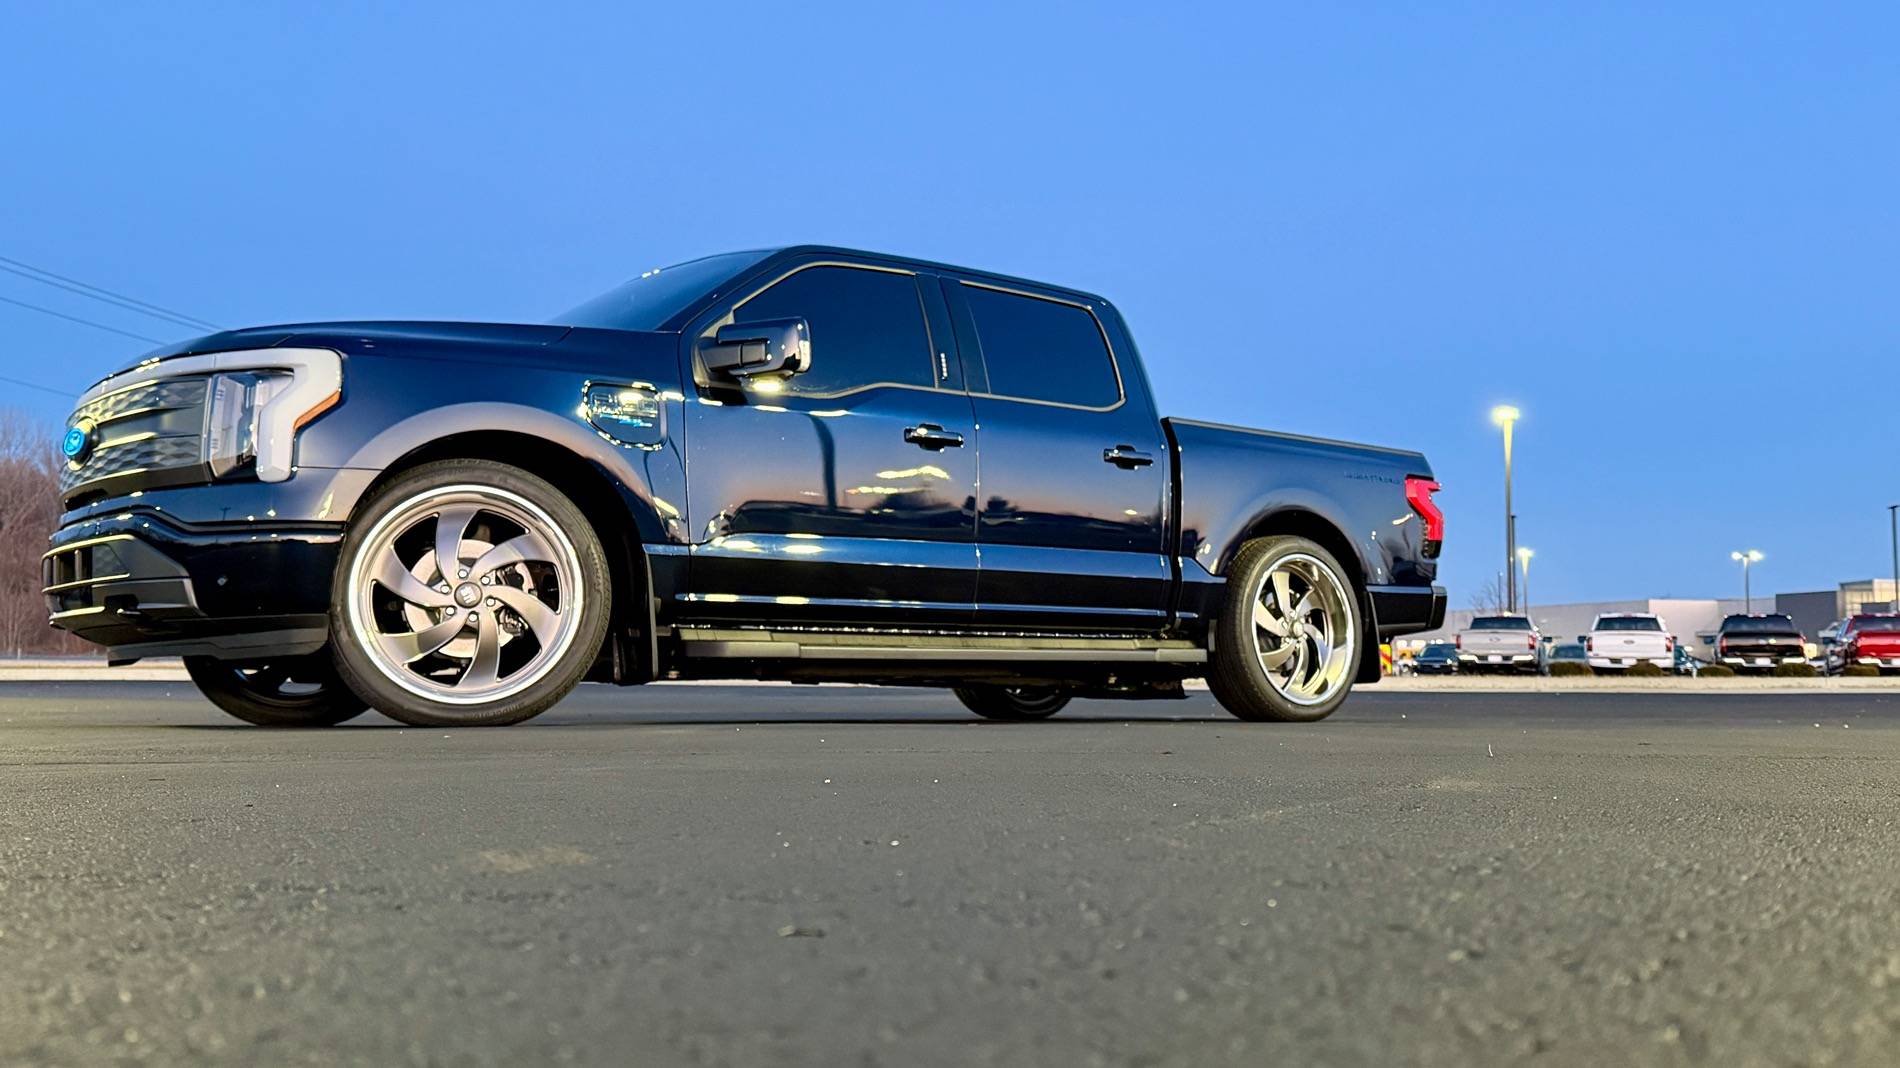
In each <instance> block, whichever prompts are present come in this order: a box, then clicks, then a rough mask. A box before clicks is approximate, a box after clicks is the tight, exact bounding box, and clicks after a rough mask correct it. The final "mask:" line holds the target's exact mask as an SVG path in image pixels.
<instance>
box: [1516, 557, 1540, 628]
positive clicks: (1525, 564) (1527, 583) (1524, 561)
mask: <svg viewBox="0 0 1900 1068" xmlns="http://www.w3.org/2000/svg"><path fill="white" fill-rule="evenodd" d="M1536 555H1537V554H1536V553H1534V552H1532V551H1530V550H1529V549H1526V548H1524V547H1523V546H1519V547H1518V550H1517V566H1518V567H1519V568H1521V569H1523V572H1524V618H1525V619H1529V618H1530V617H1531V557H1533V556H1536Z"/></svg>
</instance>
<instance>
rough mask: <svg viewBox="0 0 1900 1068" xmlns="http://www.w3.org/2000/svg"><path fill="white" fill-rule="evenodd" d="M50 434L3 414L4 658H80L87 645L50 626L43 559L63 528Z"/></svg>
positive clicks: (17, 415)
mask: <svg viewBox="0 0 1900 1068" xmlns="http://www.w3.org/2000/svg"><path fill="white" fill-rule="evenodd" d="M56 440H58V435H57V434H56V433H55V432H54V431H53V429H52V428H50V427H48V426H46V425H45V424H44V423H42V422H41V421H39V420H36V419H33V418H31V417H30V416H28V415H26V414H25V413H24V412H20V411H17V410H15V409H10V408H4V409H0V655H13V656H19V655H21V654H22V653H78V652H85V651H87V650H89V649H90V648H91V646H88V645H87V644H86V643H84V642H81V641H79V640H78V639H77V638H74V637H72V636H71V635H69V634H66V633H65V632H63V631H57V630H54V629H53V628H51V627H48V626H47V625H46V600H45V598H44V597H43V596H41V594H40V585H41V582H42V579H41V574H40V554H42V553H44V552H45V551H46V537H47V535H49V534H51V533H52V532H53V527H54V526H55V525H56V524H57V523H58V522H59V464H60V463H61V462H62V461H61V460H60V458H59V457H58V455H57V454H56V453H55V452H54V451H53V448H52V443H53V442H54V441H56Z"/></svg>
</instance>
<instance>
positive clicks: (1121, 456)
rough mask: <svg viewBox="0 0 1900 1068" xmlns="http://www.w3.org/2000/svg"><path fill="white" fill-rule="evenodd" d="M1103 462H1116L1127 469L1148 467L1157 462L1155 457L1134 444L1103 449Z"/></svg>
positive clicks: (1115, 463)
mask: <svg viewBox="0 0 1900 1068" xmlns="http://www.w3.org/2000/svg"><path fill="white" fill-rule="evenodd" d="M1102 462H1103V463H1111V464H1114V465H1115V466H1116V467H1119V468H1121V469H1122V470H1124V471H1127V470H1132V469H1134V468H1137V467H1147V466H1148V465H1149V464H1151V463H1154V462H1155V458H1154V457H1152V456H1150V455H1148V454H1147V453H1145V452H1142V451H1141V450H1140V449H1137V448H1135V447H1134V446H1133V445H1117V446H1115V447H1114V448H1112V449H1103V450H1102Z"/></svg>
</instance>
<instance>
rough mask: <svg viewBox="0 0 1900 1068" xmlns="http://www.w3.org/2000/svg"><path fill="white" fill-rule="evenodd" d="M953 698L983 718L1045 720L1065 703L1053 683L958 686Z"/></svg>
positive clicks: (1064, 699) (1066, 701) (1066, 697)
mask: <svg viewBox="0 0 1900 1068" xmlns="http://www.w3.org/2000/svg"><path fill="white" fill-rule="evenodd" d="M955 692H956V695H957V700H959V701H962V702H963V707H965V708H967V709H969V710H970V711H972V712H974V713H976V714H977V715H979V716H982V717H983V718H984V719H1003V720H1016V721H1019V722H1020V721H1023V720H1032V719H1048V718H1049V717H1050V716H1053V715H1055V714H1056V713H1057V712H1060V711H1062V709H1063V707H1064V706H1065V705H1067V704H1068V703H1069V695H1068V694H1067V693H1064V692H1063V691H1061V690H1058V689H1056V688H1055V687H1053V686H958V687H957V688H956V690H955Z"/></svg>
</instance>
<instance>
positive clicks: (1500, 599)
mask: <svg viewBox="0 0 1900 1068" xmlns="http://www.w3.org/2000/svg"><path fill="white" fill-rule="evenodd" d="M1504 600H1505V592H1504V576H1502V575H1492V576H1491V578H1490V579H1489V580H1488V581H1486V582H1485V584H1484V585H1482V586H1480V587H1478V589H1477V591H1476V592H1474V593H1473V594H1472V595H1471V609H1472V611H1474V612H1477V613H1478V614H1479V615H1493V616H1496V615H1503V614H1504V613H1505V611H1506V608H1505V604H1504Z"/></svg>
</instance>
